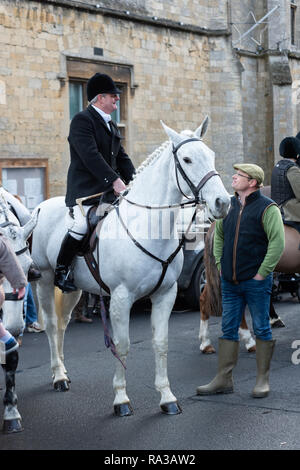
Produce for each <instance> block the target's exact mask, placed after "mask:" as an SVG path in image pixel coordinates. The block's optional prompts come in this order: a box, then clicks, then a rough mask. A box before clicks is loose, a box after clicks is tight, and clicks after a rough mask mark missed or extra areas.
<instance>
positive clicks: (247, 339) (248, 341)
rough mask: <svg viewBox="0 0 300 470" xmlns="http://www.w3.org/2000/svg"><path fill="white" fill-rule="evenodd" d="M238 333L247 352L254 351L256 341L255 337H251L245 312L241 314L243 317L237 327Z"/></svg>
mask: <svg viewBox="0 0 300 470" xmlns="http://www.w3.org/2000/svg"><path fill="white" fill-rule="evenodd" d="M239 335H240V338H241V340H242V341H244V343H245V346H246V349H247V351H248V352H254V351H256V342H255V339H254V338H253V337H252V335H251V333H250V330H249V328H248V325H247V322H246V316H245V312H244V314H243V318H242V321H241V324H240V327H239Z"/></svg>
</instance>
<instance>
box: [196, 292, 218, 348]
mask: <svg viewBox="0 0 300 470" xmlns="http://www.w3.org/2000/svg"><path fill="white" fill-rule="evenodd" d="M206 305H207V287H206V286H205V287H204V289H203V292H202V294H201V295H200V329H199V340H200V351H201V352H202V353H203V354H212V353H215V352H216V350H215V348H214V347H213V345H212V344H211V341H210V338H209V331H208V320H209V313H208V308H207V306H206Z"/></svg>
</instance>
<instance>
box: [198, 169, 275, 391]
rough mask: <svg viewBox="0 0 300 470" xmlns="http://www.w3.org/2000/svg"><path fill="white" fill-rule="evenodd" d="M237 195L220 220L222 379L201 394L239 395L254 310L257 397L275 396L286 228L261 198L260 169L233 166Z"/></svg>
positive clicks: (217, 235)
mask: <svg viewBox="0 0 300 470" xmlns="http://www.w3.org/2000/svg"><path fill="white" fill-rule="evenodd" d="M233 167H234V169H235V170H236V173H235V174H234V175H233V177H232V187H233V189H234V191H235V195H234V196H233V197H232V198H231V207H230V210H229V212H228V214H227V216H226V217H225V218H224V219H220V220H217V221H216V226H215V235H214V255H215V259H216V264H217V266H218V269H219V271H220V274H221V285H222V308H223V311H222V332H223V335H222V337H221V338H220V339H219V355H218V358H219V366H218V373H217V375H216V377H215V378H214V379H213V380H212V381H211V382H210V383H209V384H207V385H203V386H200V387H198V388H197V394H198V395H211V394H216V393H231V392H233V380H232V370H233V368H234V366H235V365H236V363H237V359H238V352H239V336H238V330H239V326H240V323H241V320H242V315H243V313H244V310H245V307H246V305H248V307H249V310H250V313H251V317H252V323H253V330H254V334H255V335H256V363H257V377H256V385H255V387H254V389H253V391H252V396H253V397H255V398H262V397H265V396H267V395H268V393H269V370H270V362H271V358H272V354H273V349H274V344H275V341H274V340H272V330H271V327H270V320H269V308H270V297H271V291H272V272H273V270H274V268H275V266H276V265H277V263H278V261H279V259H280V257H281V255H282V252H283V250H284V229H283V223H282V218H281V214H280V210H279V208H278V206H277V204H276V203H275V202H274V201H272V200H271V199H269V198H267V197H266V196H264V195H263V194H261V192H260V190H259V188H260V186H262V184H263V180H264V172H263V170H262V168H260V167H259V166H258V165H254V164H251V163H241V164H236V165H234V166H233Z"/></svg>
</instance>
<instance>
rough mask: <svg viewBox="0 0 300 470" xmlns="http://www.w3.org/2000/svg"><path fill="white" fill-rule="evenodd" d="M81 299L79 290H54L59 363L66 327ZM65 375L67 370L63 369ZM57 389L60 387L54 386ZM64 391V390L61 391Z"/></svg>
mask: <svg viewBox="0 0 300 470" xmlns="http://www.w3.org/2000/svg"><path fill="white" fill-rule="evenodd" d="M80 297H81V290H78V291H75V292H72V293H68V294H63V292H62V291H61V290H60V289H58V288H57V287H56V288H55V293H54V299H55V313H56V316H57V350H58V354H59V357H60V359H61V361H62V362H63V363H64V340H65V332H66V329H67V326H68V324H69V322H70V319H71V315H72V311H73V309H74V308H75V306H76V305H77V303H78V302H79V299H80ZM65 373H66V374H67V370H66V369H65ZM69 382H70V379H69ZM56 388H57V389H59V388H60V386H56ZM61 391H64V390H61Z"/></svg>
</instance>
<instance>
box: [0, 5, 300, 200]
mask: <svg viewBox="0 0 300 470" xmlns="http://www.w3.org/2000/svg"><path fill="white" fill-rule="evenodd" d="M280 3H281V4H282V5H281V6H282V12H283V13H281V14H280V15H281V16H280V15H279V19H280V22H279V24H280V28H281V35H279V38H282V37H283V36H282V34H283V35H284V34H285V33H286V34H288V33H289V21H288V14H289V8H290V2H288V1H287V0H280ZM97 5H98V7H97ZM273 6H274V2H273V1H270V0H263V1H262V2H256V1H253V0H249V1H247V2H239V1H237V0H230V1H226V0H218V1H217V0H212V1H209V2H207V1H206V0H200V1H199V0H197V1H196V0H172V1H171V0H164V1H163V2H161V1H156V0H115V1H114V2H113V3H112V2H109V1H104V0H103V1H100V0H97V1H96V0H89V1H86V2H82V1H76V0H45V1H43V2H42V1H40V0H0V137H1V138H0V160H1V159H2V160H4V159H5V160H7V159H10V160H14V159H23V160H24V161H26V160H27V159H30V158H35V159H47V161H48V165H49V195H50V196H54V195H58V194H64V192H65V180H66V171H67V167H68V162H69V149H68V144H67V135H68V129H69V122H70V120H69V75H68V73H69V72H68V60H73V64H74V61H76V60H77V61H78V63H79V62H80V61H82V64H81V70H83V71H84V70H85V69H84V66H85V64H86V67H87V68H86V70H87V71H88V70H89V69H88V66H89V65H92V67H93V70H94V71H98V70H99V71H101V70H103V67H106V66H107V64H109V66H110V67H112V70H117V68H118V67H119V68H120V70H125V69H126V70H127V72H128V71H129V73H130V79H129V81H130V83H129V88H128V90H127V92H126V93H127V94H126V99H127V124H126V125H127V127H126V149H127V151H128V153H129V154H130V156H131V157H132V159H133V161H134V162H135V164H136V165H138V164H139V163H140V162H141V161H142V160H143V159H144V158H146V156H147V155H148V154H150V153H151V152H152V151H153V150H154V149H155V148H156V147H157V146H159V145H160V143H161V142H162V141H164V140H165V139H166V136H165V134H164V132H163V130H162V127H161V125H160V123H159V121H160V119H162V120H163V121H164V122H165V123H166V124H167V125H169V126H170V127H173V128H174V129H175V130H178V131H180V130H181V129H186V128H191V129H196V128H197V127H198V125H199V124H200V122H201V121H202V120H203V118H204V117H205V115H206V114H208V115H209V116H210V119H211V125H210V128H209V131H208V134H207V137H206V142H207V143H208V145H210V146H211V148H212V149H213V150H214V151H215V152H216V167H217V169H218V170H219V171H220V172H221V174H222V177H223V179H224V182H225V184H226V186H227V188H228V189H230V184H231V175H232V164H233V163H234V162H236V161H253V162H256V163H258V164H261V165H262V166H263V167H264V168H265V169H266V174H267V177H268V178H269V175H270V171H271V168H272V166H273V164H274V161H275V160H276V158H278V156H277V155H276V148H277V146H278V140H279V139H280V138H283V137H285V135H286V133H287V132H295V131H296V130H297V128H298V123H300V119H299V114H300V111H299V105H298V104H297V103H298V102H297V103H295V102H294V101H295V95H296V91H295V89H293V86H294V84H295V83H296V84H297V83H298V81H299V80H300V69H299V57H298V55H297V46H295V47H294V49H293V50H291V49H289V52H288V53H283V52H282V51H281V50H277V51H276V50H274V47H275V46H274V44H276V41H277V39H278V29H276V28H275V29H274V27H272V28H273V29H272V28H271V27H270V28H269V29H266V31H265V32H264V33H263V35H262V44H263V50H257V47H256V44H255V42H253V41H250V42H249V40H247V42H246V43H243V44H242V46H243V47H245V49H246V50H242V49H241V47H237V46H235V47H233V41H234V40H235V39H236V38H237V31H236V30H235V29H234V27H233V25H231V24H230V23H234V24H236V25H239V29H240V30H241V31H242V32H243V31H245V30H246V28H247V27H249V25H248V26H247V25H245V24H242V23H243V22H244V23H245V20H246V19H247V21H250V22H251V18H250V17H249V11H253V12H254V14H255V16H256V18H257V19H258V18H261V17H262V16H263V15H264V14H265V13H266V12H267V11H268V10H269V9H271V8H272V7H273ZM299 8H300V7H299ZM298 10H299V9H298ZM298 10H297V15H298V16H299V13H300V12H299V11H298ZM249 18H250V19H249ZM297 18H298V17H297ZM297 21H298V20H297ZM231 31H232V34H231ZM298 33H299V32H298V30H297V35H298V36H299V34H298ZM298 36H297V37H298ZM255 37H256V38H258V36H255ZM277 42H278V41H277ZM283 42H284V41H283ZM285 44H286V42H285ZM282 47H283V46H282ZM94 48H98V49H100V50H102V55H101V56H99V55H98V54H96V53H95V49H94ZM291 51H292V53H293V57H291V55H290V54H291ZM278 63H279V66H278ZM281 63H283V67H281ZM274 64H275V65H274ZM278 70H279V72H278ZM282 70H283V71H284V73H283V75H284V77H285V78H284V80H283V82H281V81H280V80H281V79H280V80H279V82H278V74H279V75H281V74H282ZM87 71H86V72H85V73H86V74H87V73H88V72H87ZM288 76H290V77H292V78H291V82H289V79H288V78H287V77H288ZM83 78H87V77H83ZM276 80H277V81H276ZM299 83H300V82H299Z"/></svg>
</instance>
